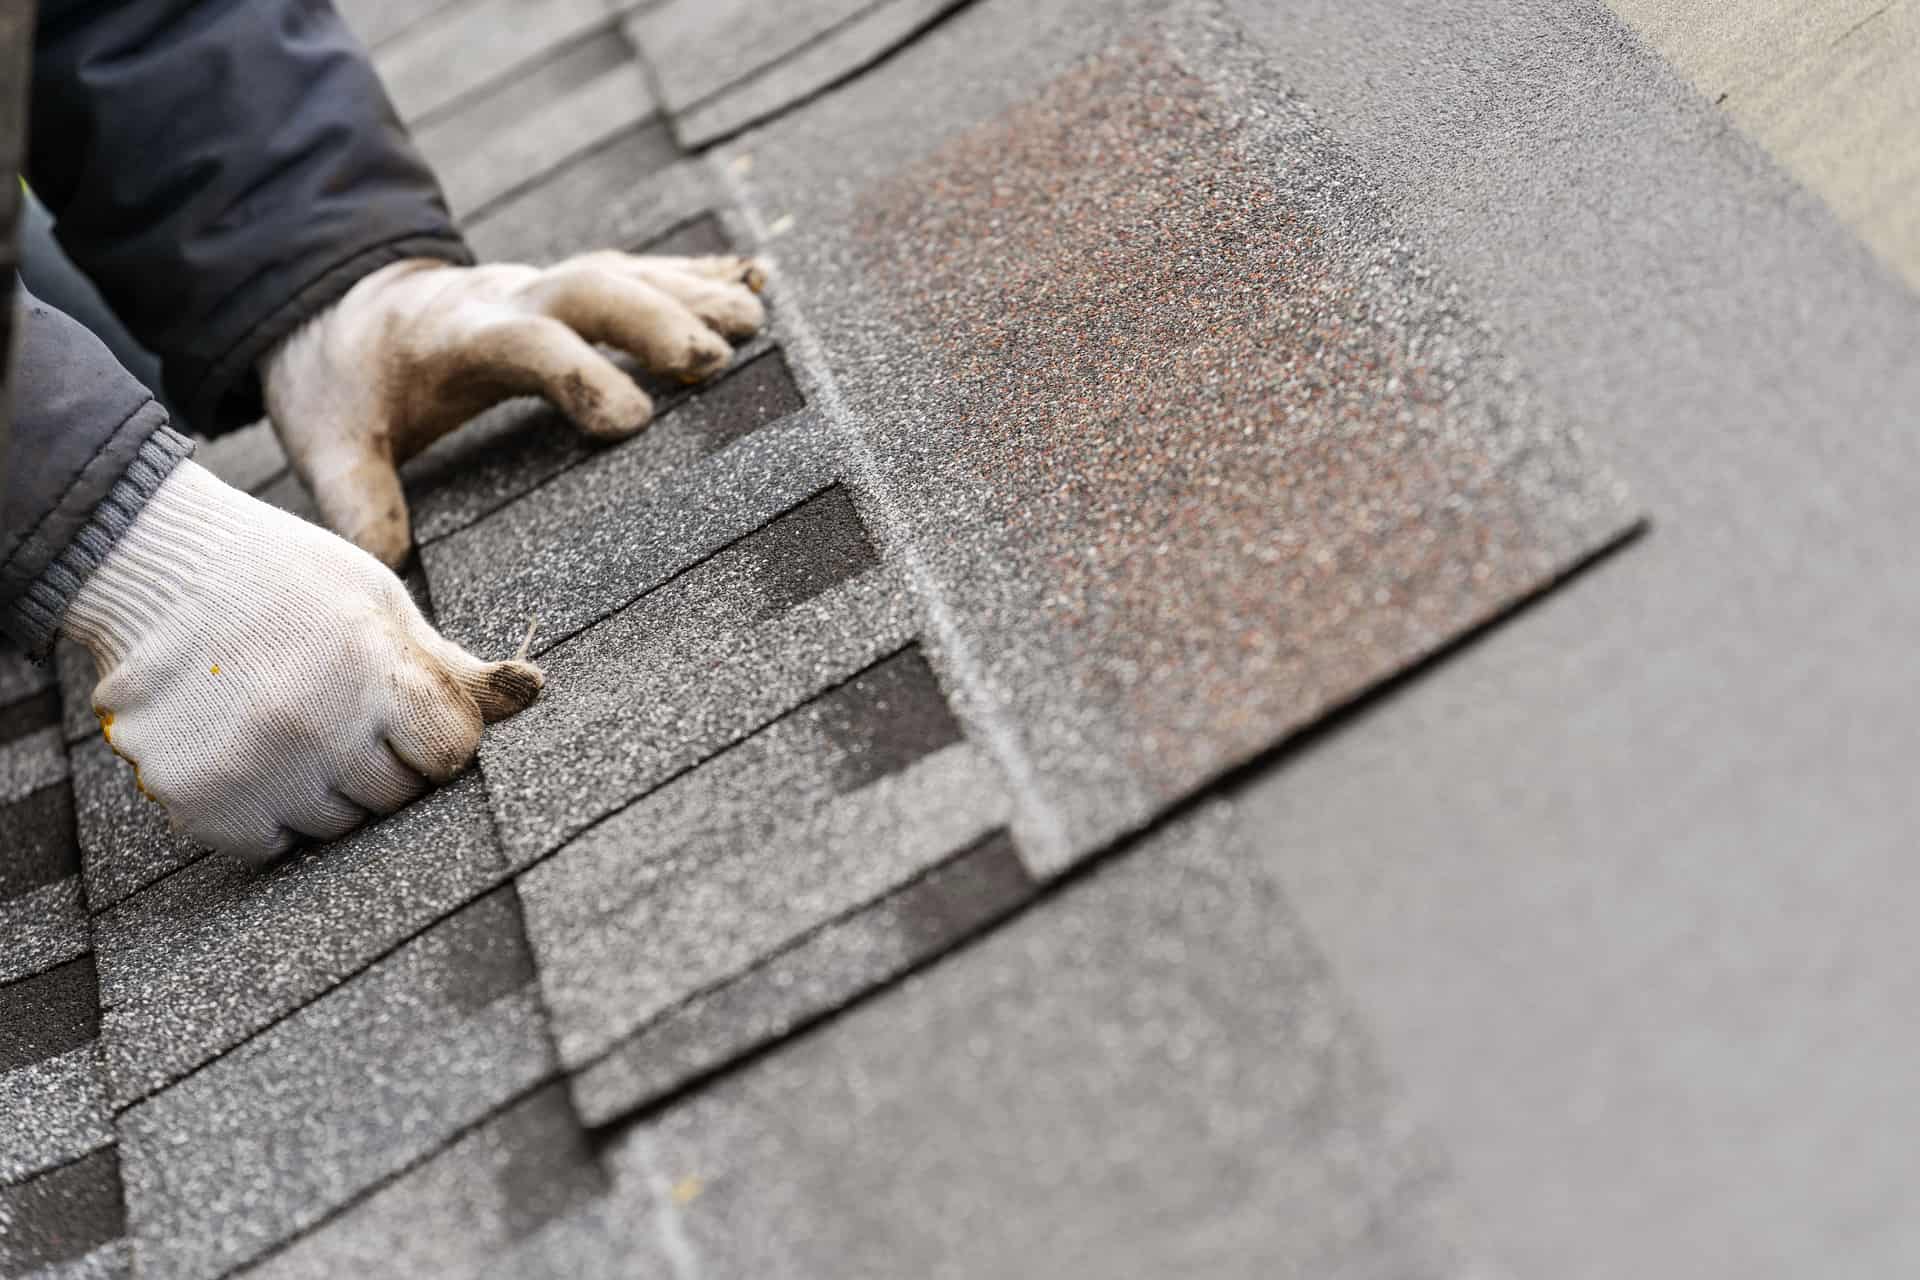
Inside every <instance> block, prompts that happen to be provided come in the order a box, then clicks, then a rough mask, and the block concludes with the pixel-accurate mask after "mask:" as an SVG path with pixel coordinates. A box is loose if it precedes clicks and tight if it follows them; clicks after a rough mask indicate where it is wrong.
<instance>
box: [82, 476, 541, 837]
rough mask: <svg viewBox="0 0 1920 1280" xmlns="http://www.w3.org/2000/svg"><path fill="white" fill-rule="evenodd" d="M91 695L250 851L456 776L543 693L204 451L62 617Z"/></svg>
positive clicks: (201, 828)
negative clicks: (486, 729) (485, 730)
mask: <svg viewBox="0 0 1920 1280" xmlns="http://www.w3.org/2000/svg"><path fill="white" fill-rule="evenodd" d="M61 625H62V628H63V630H65V632H66V633H67V634H68V635H70V636H72V637H73V638H74V639H76V640H78V641H79V642H80V643H81V644H83V645H85V646H86V647H87V649H88V650H90V651H91V652H92V654H93V658H94V661H95V663H96V664H98V667H99V672H100V682H99V685H98V686H97V687H96V688H95V690H94V695H93V700H94V710H95V712H96V714H98V715H99V717H100V725H101V728H102V730H103V731H104V732H105V733H106V735H107V741H108V743H109V744H110V745H111V746H112V747H113V749H114V751H116V752H117V753H119V754H120V755H121V756H122V757H124V758H125V759H126V760H128V761H129V762H131V763H132V764H133V765H134V766H135V770H136V777H137V778H138V780H139V782H140V785H141V787H142V789H143V790H144V791H145V792H146V793H147V794H148V795H149V796H151V797H152V798H153V799H155V800H158V801H159V802H160V803H161V804H162V805H163V806H165V808H166V810H167V813H168V816H169V817H170V818H171V819H172V821H173V825H174V827H175V828H176V829H177V830H179V831H181V832H182V833H183V834H185V835H186V836H188V837H189V838H191V839H193V840H195V841H198V842H199V843H201V844H204V845H208V846H210V847H212V848H214V849H218V850H222V851H224V852H227V853H231V854H235V855H238V856H241V857H244V858H247V859H249V860H251V861H266V860H267V859H270V858H272V857H275V856H277V855H279V854H281V853H284V852H285V851H286V850H287V849H288V848H289V847H291V846H292V845H293V843H294V842H295V841H296V839H297V838H298V837H300V836H309V837H312V838H314V839H319V840H325V839H331V838H333V837H335V836H338V835H342V834H344V833H345V832H347V831H348V830H350V829H352V828H353V827H355V826H358V825H359V824H360V823H361V822H362V821H364V820H365V819H366V818H367V816H368V815H369V814H381V813H390V812H392V811H393V810H395V809H398V808H399V807H400V806H402V805H404V804H406V803H407V802H408V801H409V800H411V799H413V798H414V797H415V796H416V795H418V794H420V793H421V792H422V791H424V790H425V789H426V787H427V785H428V783H429V782H434V783H439V782H445V781H447V780H448V779H450V778H452V777H453V776H454V775H455V774H456V773H458V772H459V771H460V770H461V769H462V768H464V767H465V766H466V764H467V762H468V761H469V760H471V759H472V758H473V755H474V752H475V751H476V750H477V749H478V747H479V744H480V728H481V723H482V722H483V721H486V720H497V719H500V718H501V717H503V716H510V715H512V714H514V713H515V712H516V711H519V710H520V709H522V708H523V707H525V706H526V705H527V704H528V703H530V702H532V701H533V700H534V698H535V697H537V696H538V695H539V692H540V685H541V674H540V670H539V668H538V667H535V666H532V665H530V664H528V663H526V662H520V661H508V662H482V661H480V660H479V659H477V658H475V657H473V656H472V655H470V654H468V653H467V652H466V651H465V650H464V649H462V648H460V646H458V645H456V644H454V643H453V642H452V641H450V640H447V639H445V638H444V637H442V636H441V635H440V634H439V632H437V631H435V630H434V629H433V627H432V626H431V625H430V624H429V623H428V622H427V620H426V619H425V618H424V617H422V616H421V614H420V610H419V609H418V608H417V607H416V606H415V605H414V603H413V600H412V598H411V597H409V596H408V595H407V590H406V588H405V587H404V586H402V585H401V583H400V580H399V579H398V578H396V577H395V576H394V575H393V573H392V571H391V570H389V569H388V568H387V567H386V566H385V565H382V564H381V563H380V562H379V561H377V560H375V559H374V558H373V557H372V556H370V555H368V554H367V553H366V552H364V551H361V550H360V549H358V548H357V547H354V546H352V545H350V544H349V543H347V542H345V541H343V540H342V539H340V538H338V537H335V536H334V535H333V534H331V533H328V532H327V531H326V530H325V529H322V528H320V527H319V526H317V525H313V524H309V523H307V522H306V521H304V520H301V519H299V518H298V517H296V516H292V515H288V514H287V513H286V512H284V511H280V510H277V509H276V508H273V507H270V506H268V505H267V504H266V503H263V502H259V501H257V500H255V499H253V498H250V497H248V496H247V495H246V494H244V493H241V492H240V491H239V490H237V489H234V488H232V487H230V486H228V485H226V484H223V483H222V482H221V481H219V480H217V479H215V478H214V476H213V475H212V474H211V473H210V472H208V471H206V470H205V469H204V468H202V467H200V466H197V465H196V464H194V463H192V462H182V463H181V464H180V465H179V466H178V467H177V468H176V469H175V470H174V472H173V474H172V475H170V476H168V477H167V479H166V481H165V482H164V483H163V484H162V485H161V486H160V488H159V490H158V491H157V492H156V493H155V494H154V495H153V497H152V499H151V500H150V501H149V502H148V503H147V505H146V506H145V507H144V508H142V509H141V511H140V513H139V515H138V516H137V517H136V518H135V520H134V522H133V525H132V526H131V527H130V528H129V529H128V530H127V531H126V533H125V534H123V535H122V536H121V538H120V540H119V541H118V542H117V543H115V544H114V546H113V548H112V550H111V551H109V552H108V553H107V556H106V558H105V559H104V560H103V561H102V562H101V564H100V567H99V568H98V569H96V570H94V572H93V573H92V575H91V576H89V577H88V578H87V580H86V581H85V582H84V583H82V584H81V586H80V590H79V591H78V592H77V593H75V595H74V597H73V600H72V603H71V605H70V606H69V608H68V611H67V615H66V618H65V619H64V621H63V622H62V624H61Z"/></svg>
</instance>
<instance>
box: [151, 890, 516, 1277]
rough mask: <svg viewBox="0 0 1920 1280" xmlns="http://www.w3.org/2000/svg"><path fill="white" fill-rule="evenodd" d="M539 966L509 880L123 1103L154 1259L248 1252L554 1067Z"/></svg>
mask: <svg viewBox="0 0 1920 1280" xmlns="http://www.w3.org/2000/svg"><path fill="white" fill-rule="evenodd" d="M532 980H533V970H532V967H531V963H530V961H529V959H528V956H527V953H526V948H525V939H524V936H523V934H522V931H521V925H520V918H519V912H518V910H517V906H516V903H515V902H514V900H513V898H512V896H511V892H510V890H501V891H498V892H496V893H494V894H491V895H489V896H488V897H486V898H483V899H481V900H480V901H479V902H478V903H476V904H474V905H473V906H471V907H468V908H467V909H466V910H464V911H462V912H461V913H460V914H458V915H456V916H454V917H452V918H451V919H449V920H448V921H446V922H445V923H444V924H441V925H439V926H437V927H436V928H434V929H433V930H432V931H431V932H429V933H427V934H425V935H423V936H422V937H420V938H419V939H416V940H415V941H413V942H411V943H409V944H407V945H406V946H405V947H403V948H401V949H400V950H399V951H397V952H395V953H394V954H393V955H392V956H390V957H388V958H386V959H385V960H382V961H381V962H380V963H379V964H377V965H375V966H374V967H373V968H372V969H370V970H368V971H367V972H366V973H364V974H362V975H360V976H359V977H357V978H354V979H352V980H351V981H349V982H347V983H346V984H345V985H343V986H341V987H339V988H337V989H336V990H334V991H333V992H331V993H329V994H328V995H327V996H325V997H324V998H322V999H320V1000H318V1001H316V1002H314V1003H313V1004H310V1005H308V1006H306V1007H305V1008H304V1009H302V1010H300V1011H299V1012H298V1013H296V1014H294V1015H293V1016H291V1017H289V1018H287V1019H286V1020H285V1021H283V1022H280V1023H278V1024H276V1025H275V1026H273V1027H271V1028H269V1029H268V1030H266V1031H265V1032H263V1033H261V1034H260V1035H258V1036H256V1037H255V1038H254V1039H253V1040H251V1041H249V1042H247V1043H246V1044H245V1045H243V1046H241V1047H240V1048H239V1049H237V1050H235V1051H234V1052H232V1053H230V1054H228V1055H227V1056H225V1057H223V1058H220V1059H218V1060H217V1061H215V1062H213V1063H211V1064H209V1065H208V1066H206V1067H204V1068H203V1069H201V1070H200V1071H199V1072H197V1073H195V1074H194V1075H192V1076H189V1077H188V1078H187V1079H185V1080H183V1081H181V1082H180V1083H178V1084H176V1085H174V1086H173V1087H172V1088H170V1089H168V1090H167V1091H166V1092H164V1093H161V1094H159V1095H157V1096H156V1097H153V1098H150V1099H148V1100H147V1101H145V1102H142V1103H140V1104H139V1105H137V1106H135V1107H133V1108H132V1109H130V1110H128V1111H127V1112H125V1113H123V1114H122V1116H121V1117H120V1120H119V1131H120V1153H121V1158H122V1162H123V1168H124V1171H125V1176H126V1186H127V1215H128V1220H129V1223H130V1225H131V1228H132V1232H133V1234H134V1236H135V1237H136V1239H137V1240H138V1244H139V1251H140V1257H141V1263H142V1266H143V1268H144V1269H145V1270H146V1272H147V1273H148V1274H150V1275H155V1276H175V1275H204V1274H209V1273H214V1272H220V1271H224V1270H227V1269H229V1268H231V1267H234V1266H237V1265H239V1264H241V1263H243V1262H245V1261H246V1260H247V1259H249V1258H251V1257H254V1256H256V1255H258V1254H259V1253H261V1252H263V1251H264V1250H266V1249H268V1248H270V1247H272V1246H273V1245H275V1244H277V1243H279V1242H281V1241H283V1240H285V1239H287V1238H289V1237H290V1236H291V1235H292V1234H294V1233H295V1232H297V1231H299V1230H301V1229H302V1228H304V1227H307V1226H310V1225H312V1224H313V1223H315V1222H317V1221H319V1220H320V1219H321V1218H322V1217H324V1216H325V1215H327V1214H328V1213H330V1212H332V1211H333V1210H336V1209H338V1208H340V1207H341V1206H343V1205H345V1204H347V1203H348V1202H349V1201H350V1200H352V1199H353V1198H355V1197H356V1196H357V1195H359V1194H360V1193H362V1192H364V1191H365V1190H366V1189H368V1188H369V1187H371V1186H372V1185H374V1184H375V1183H376V1182H378V1181H380V1180H381V1179H383V1178H386V1177H390V1176H391V1175H393V1174H395V1173H397V1172H399V1171H400V1170H402V1169H404V1168H406V1167H408V1166H409V1165H410V1164H412V1163H414V1162H416V1161H418V1160H420V1159H422V1158H424V1157H426V1156H427V1155H429V1154H431V1153H432V1152H433V1151H435V1150H437V1149H438V1148H439V1147H440V1146H441V1145H442V1144H444V1143H445V1142H447V1141H448V1140H449V1139H451V1138H452V1137H453V1136H454V1135H455V1134H457V1133H458V1132H460V1131H461V1130H462V1129H463V1128H464V1127H466V1126H468V1125H470V1124H472V1123H474V1122H475V1121H477V1120H480V1119H482V1118H483V1117H485V1116H486V1115H487V1114H488V1113H489V1112H490V1111H492V1110H493V1109H495V1108H497V1107H499V1106H501V1105H502V1104H504V1103H506V1102H507V1101H508V1100H510V1099H511V1098H513V1097H514V1096H515V1095H517V1094H518V1093H520V1092H521V1091H523V1090H525V1089H527V1088H528V1087H530V1086H531V1085H533V1084H534V1083H535V1082H537V1081H538V1080H540V1079H541V1078H542V1077H543V1076H545V1075H547V1074H548V1073H549V1072H550V1071H551V1070H552V1069H553V1058H552V1050H551V1048H550V1047H549V1045H548V1042H547V1038H546V1032H545V1027H544V1025H543V1023H544V1020H543V1017H542V1015H541V1012H540V1009H539V1004H538V998H537V995H536V994H535V992H534V990H533V981H532Z"/></svg>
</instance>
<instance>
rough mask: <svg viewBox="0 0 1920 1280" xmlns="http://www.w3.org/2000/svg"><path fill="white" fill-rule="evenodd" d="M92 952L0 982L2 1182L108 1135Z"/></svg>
mask: <svg viewBox="0 0 1920 1280" xmlns="http://www.w3.org/2000/svg"><path fill="white" fill-rule="evenodd" d="M99 1028H100V998H99V987H98V984H97V982H96V981H95V978H94V967H93V957H92V956H90V955H86V954H82V955H79V956H76V957H74V958H73V959H71V960H68V961H66V962H65V963H62V964H57V965H54V966H53V967H51V968H48V969H45V970H42V971H40V972H38V973H35V974H32V975H30V976H27V977H24V978H20V979H17V980H15V981H12V982H8V983H5V984H4V985H0V1182H11V1181H17V1180H19V1179H22V1178H25V1177H27V1176H28V1175H31V1174H34V1173H37V1172H39V1171H41V1170H44V1169H48V1168H50V1167H52V1166H53V1165H56V1164H59V1163H61V1162H63V1161H68V1160H72V1159H73V1158H74V1157H76V1156H79V1155H81V1154H84V1153H85V1152H87V1151H90V1150H92V1149H94V1148H95V1147H98V1146H100V1145H102V1144H103V1143H105V1142H107V1141H109V1139H110V1134H109V1133H108V1131H107V1111H106V1099H105V1092H104V1090H103V1089H102V1088H101V1083H100V1072H99V1061H98V1058H97V1056H96V1054H95V1052H94V1039H95V1037H96V1036H97V1035H98V1033H99Z"/></svg>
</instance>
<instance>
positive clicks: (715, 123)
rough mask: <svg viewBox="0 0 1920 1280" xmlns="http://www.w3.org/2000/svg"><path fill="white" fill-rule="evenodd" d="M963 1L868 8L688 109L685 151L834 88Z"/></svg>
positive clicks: (677, 123)
mask: <svg viewBox="0 0 1920 1280" xmlns="http://www.w3.org/2000/svg"><path fill="white" fill-rule="evenodd" d="M961 3H964V0H888V2H887V3H881V4H873V5H869V6H867V7H866V8H864V9H863V10H861V12H859V13H857V14H855V15H853V16H852V17H851V18H849V19H848V20H847V21H845V22H842V23H840V24H838V25H836V26H834V27H832V28H831V29H829V30H823V31H821V32H820V33H819V35H818V36H817V37H816V38H814V39H812V40H810V41H809V42H808V43H806V44H805V45H803V46H801V47H799V48H796V49H794V50H793V51H792V52H791V53H789V54H788V55H787V56H786V57H784V58H783V59H781V60H780V61H778V62H775V63H772V64H770V65H768V66H764V67H761V68H760V69H759V70H757V71H753V72H749V73H748V74H746V75H744V76H742V77H741V78H740V79H738V80H736V81H734V82H733V83H731V84H729V85H727V86H726V87H724V88H722V89H719V90H716V91H715V92H713V93H712V94H710V95H709V96H707V97H705V98H703V99H701V100H700V101H698V102H695V103H692V104H689V105H687V106H686V107H683V108H682V109H680V110H679V111H678V112H676V114H675V115H674V117H673V130H674V134H675V136H677V137H678V138H679V139H680V142H681V145H682V146H686V147H690V148H691V147H703V146H707V145H709V144H711V143H713V142H715V141H717V140H718V139H720V138H724V137H727V136H729V135H732V134H735V133H738V132H739V131H740V130H742V129H745V128H747V127H748V126H749V125H753V124H758V123H759V122H760V121H762V120H766V119H768V118H770V117H772V116H775V115H778V114H779V113H780V112H782V111H784V110H786V109H787V108H789V107H791V106H793V105H795V104H796V103H799V102H801V101H804V100H805V99H806V98H808V97H810V96H812V95H813V94H815V93H818V92H820V91H821V90H823V89H826V88H828V87H830V86H831V85H833V84H835V83H837V82H838V81H840V80H842V79H844V78H846V77H847V76H850V75H852V74H854V73H855V72H857V71H859V70H860V69H861V68H863V67H865V66H867V65H868V64H869V63H871V62H874V61H875V60H877V59H879V58H881V57H883V56H884V55H886V54H887V53H888V52H889V51H891V50H892V49H894V48H895V47H897V46H898V45H900V44H902V43H904V42H905V41H907V40H909V39H911V38H912V37H913V36H914V34H915V33H916V32H918V31H919V30H920V29H921V28H922V27H925V26H926V25H927V24H928V23H931V22H933V21H935V20H937V19H938V18H939V17H940V16H941V15H942V14H945V13H947V12H949V11H951V10H953V9H956V8H958V7H959V6H960V4H961Z"/></svg>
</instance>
